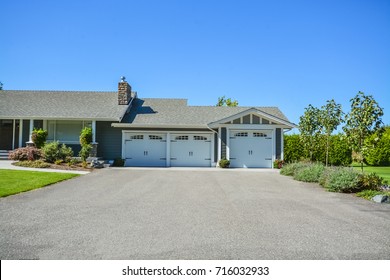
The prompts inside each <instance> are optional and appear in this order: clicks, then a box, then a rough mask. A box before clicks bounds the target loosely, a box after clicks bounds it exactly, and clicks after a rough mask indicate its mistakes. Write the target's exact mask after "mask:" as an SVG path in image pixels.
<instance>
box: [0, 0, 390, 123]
mask: <svg viewBox="0 0 390 280" xmlns="http://www.w3.org/2000/svg"><path fill="white" fill-rule="evenodd" d="M122 75H124V76H126V78H127V81H128V82H129V83H130V84H131V85H132V87H133V90H135V91H137V92H138V95H139V97H141V98H142V97H169V98H187V99H188V102H189V104H190V105H215V104H216V102H217V99H218V97H219V96H223V95H225V96H227V97H232V98H233V99H237V100H238V101H239V104H240V105H242V106H278V107H279V108H280V109H281V110H282V111H283V112H284V113H285V114H286V116H287V117H288V118H289V119H290V120H291V121H292V122H295V123H298V122H299V116H300V115H302V114H303V111H304V108H305V107H306V106H307V105H308V104H309V103H311V104H313V105H314V106H317V107H320V106H321V105H323V104H325V102H326V100H327V99H331V98H334V99H335V100H336V102H338V103H341V104H342V105H343V109H344V111H348V110H349V106H350V105H349V99H350V98H352V97H354V96H355V95H356V93H357V92H358V91H359V90H360V91H364V92H365V93H366V94H372V95H373V96H374V98H375V99H376V100H377V101H378V102H379V104H380V105H381V106H382V107H384V108H385V116H384V117H383V120H384V122H385V123H386V124H390V106H389V105H390V1H389V0H367V1H360V0H354V1H342V0H338V1H312V0H311V1H271V0H269V1H263V0H257V1H256V0H253V1H249V0H236V1H228V0H223V1H213V0H207V1H203V0H187V1H185V0H181V1H179V0H177V1H172V0H164V1H157V0H156V1H148V0H142V1H141V0H139V1H132V0H129V1H116V0H108V1H97V0H95V1H81V0H78V1H73V0H66V1H38V0H37V1H25V0H18V1H15V0H2V1H1V2H0V81H1V82H2V83H3V84H4V89H34V90H38V89H42V90H98V91H100V90H101V91H107V90H108V91H115V90H117V82H118V81H119V78H120V76H122Z"/></svg>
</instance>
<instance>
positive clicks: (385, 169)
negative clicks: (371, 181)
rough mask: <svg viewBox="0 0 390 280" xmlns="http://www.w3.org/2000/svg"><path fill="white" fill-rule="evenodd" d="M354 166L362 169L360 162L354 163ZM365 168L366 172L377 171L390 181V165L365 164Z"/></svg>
mask: <svg viewBox="0 0 390 280" xmlns="http://www.w3.org/2000/svg"><path fill="white" fill-rule="evenodd" d="M352 166H353V167H354V168H356V169H357V170H359V171H360V170H361V169H360V164H359V163H353V164H352ZM363 170H364V172H366V173H373V172H375V173H376V174H377V175H379V176H381V177H382V178H383V179H385V180H386V181H387V182H388V183H390V166H367V165H364V167H363Z"/></svg>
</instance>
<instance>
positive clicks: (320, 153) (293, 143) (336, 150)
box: [284, 134, 352, 166]
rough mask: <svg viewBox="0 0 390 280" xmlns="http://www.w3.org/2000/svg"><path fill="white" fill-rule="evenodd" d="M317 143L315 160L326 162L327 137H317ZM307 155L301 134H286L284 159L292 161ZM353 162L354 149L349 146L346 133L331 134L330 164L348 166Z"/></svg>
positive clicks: (314, 153) (314, 154) (314, 151)
mask: <svg viewBox="0 0 390 280" xmlns="http://www.w3.org/2000/svg"><path fill="white" fill-rule="evenodd" d="M316 142H317V143H316V145H315V148H314V150H313V161H316V162H322V163H325V157H326V154H325V153H326V152H325V150H326V137H325V135H320V136H317V137H316ZM308 157H309V155H305V153H304V149H303V145H302V139H301V138H300V135H298V134H293V135H285V136H284V161H285V162H288V163H291V162H296V161H300V160H302V159H305V158H308ZM351 163H352V150H351V148H350V147H349V145H348V143H347V141H346V140H345V137H344V135H342V134H338V135H331V136H330V145H329V164H330V165H337V166H338V165H343V166H347V165H350V164H351Z"/></svg>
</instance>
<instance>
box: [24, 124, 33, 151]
mask: <svg viewBox="0 0 390 280" xmlns="http://www.w3.org/2000/svg"><path fill="white" fill-rule="evenodd" d="M33 130H34V120H33V119H30V130H29V138H28V142H27V143H26V146H27V147H31V146H34V142H33V141H32V133H33Z"/></svg>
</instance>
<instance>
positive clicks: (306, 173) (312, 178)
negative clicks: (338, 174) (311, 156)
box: [294, 163, 325, 183]
mask: <svg viewBox="0 0 390 280" xmlns="http://www.w3.org/2000/svg"><path fill="white" fill-rule="evenodd" d="M324 169H325V166H324V165H323V164H321V163H312V164H308V165H307V166H305V167H303V168H298V169H297V170H296V171H295V173H294V179H295V180H298V181H303V182H316V183H318V182H319V180H320V177H321V175H322V173H323V172H324Z"/></svg>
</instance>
